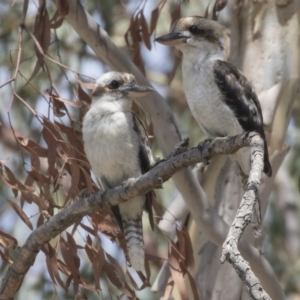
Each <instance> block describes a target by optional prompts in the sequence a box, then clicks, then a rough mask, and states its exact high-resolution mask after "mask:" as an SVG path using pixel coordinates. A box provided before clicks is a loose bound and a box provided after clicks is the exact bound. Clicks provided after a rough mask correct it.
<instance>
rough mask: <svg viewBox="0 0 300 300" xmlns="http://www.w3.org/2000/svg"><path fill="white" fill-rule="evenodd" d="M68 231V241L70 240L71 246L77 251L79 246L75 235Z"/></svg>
mask: <svg viewBox="0 0 300 300" xmlns="http://www.w3.org/2000/svg"><path fill="white" fill-rule="evenodd" d="M66 233H67V241H68V244H69V247H70V248H71V249H74V251H75V250H76V249H77V248H78V247H77V244H76V242H75V240H74V238H73V236H72V235H71V234H70V233H69V232H66Z"/></svg>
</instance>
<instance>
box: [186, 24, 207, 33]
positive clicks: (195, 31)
mask: <svg viewBox="0 0 300 300" xmlns="http://www.w3.org/2000/svg"><path fill="white" fill-rule="evenodd" d="M189 32H190V33H193V34H203V33H204V32H205V30H204V29H200V28H198V27H197V26H195V25H192V26H190V27H189Z"/></svg>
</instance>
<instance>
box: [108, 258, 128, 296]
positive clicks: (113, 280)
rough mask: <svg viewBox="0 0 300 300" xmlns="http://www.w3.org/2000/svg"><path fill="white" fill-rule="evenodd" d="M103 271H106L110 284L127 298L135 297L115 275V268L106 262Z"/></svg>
mask: <svg viewBox="0 0 300 300" xmlns="http://www.w3.org/2000/svg"><path fill="white" fill-rule="evenodd" d="M103 270H104V271H105V273H106V275H107V277H108V278H109V280H110V282H111V283H112V284H113V285H114V286H116V287H117V289H119V290H120V291H122V292H123V293H124V294H125V295H126V296H127V297H130V298H132V297H133V296H134V291H132V290H131V289H130V288H129V287H125V286H124V285H123V284H122V283H121V282H120V280H119V278H118V276H117V275H116V273H115V269H114V267H113V266H112V265H111V264H109V263H108V262H106V261H105V264H104V267H103Z"/></svg>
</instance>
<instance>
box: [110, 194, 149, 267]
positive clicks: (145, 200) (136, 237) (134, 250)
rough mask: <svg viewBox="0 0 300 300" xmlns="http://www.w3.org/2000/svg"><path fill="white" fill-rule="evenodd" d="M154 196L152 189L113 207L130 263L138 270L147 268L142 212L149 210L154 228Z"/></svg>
mask: <svg viewBox="0 0 300 300" xmlns="http://www.w3.org/2000/svg"><path fill="white" fill-rule="evenodd" d="M153 197H155V193H154V192H153V191H151V192H149V193H148V194H146V195H142V196H138V197H135V198H133V199H130V200H128V201H127V202H125V203H122V204H120V205H118V206H114V207H112V210H113V213H114V215H115V217H116V220H117V221H118V224H119V227H120V229H121V230H122V231H123V233H124V237H125V240H126V246H127V252H128V263H129V265H130V266H132V267H133V268H134V269H135V270H136V271H144V270H145V249H144V239H143V224H142V212H143V210H146V211H147V212H148V214H149V221H150V225H151V228H152V230H153V227H154V222H153V213H152V199H153ZM141 206H143V207H141Z"/></svg>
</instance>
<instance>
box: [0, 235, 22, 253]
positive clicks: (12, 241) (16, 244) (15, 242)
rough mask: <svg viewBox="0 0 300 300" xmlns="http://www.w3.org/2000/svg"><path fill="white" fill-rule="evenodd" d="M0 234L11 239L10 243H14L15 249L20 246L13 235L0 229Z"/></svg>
mask: <svg viewBox="0 0 300 300" xmlns="http://www.w3.org/2000/svg"><path fill="white" fill-rule="evenodd" d="M0 236H2V237H3V238H5V240H6V239H8V240H10V241H11V242H10V243H9V244H10V245H12V248H13V249H15V248H17V247H18V241H17V240H16V239H15V238H14V237H13V236H12V235H10V234H8V233H6V232H4V231H2V230H0Z"/></svg>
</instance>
